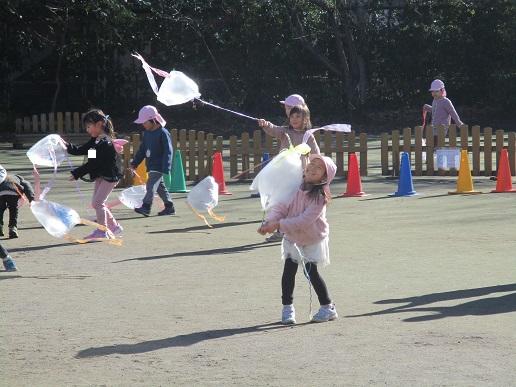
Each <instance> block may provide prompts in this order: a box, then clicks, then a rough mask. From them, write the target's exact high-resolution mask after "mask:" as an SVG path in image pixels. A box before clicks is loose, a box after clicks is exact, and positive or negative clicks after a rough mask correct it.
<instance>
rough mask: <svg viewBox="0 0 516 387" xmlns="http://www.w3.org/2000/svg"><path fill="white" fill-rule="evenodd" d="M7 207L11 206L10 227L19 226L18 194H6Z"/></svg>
mask: <svg viewBox="0 0 516 387" xmlns="http://www.w3.org/2000/svg"><path fill="white" fill-rule="evenodd" d="M6 200H7V208H9V228H11V227H18V196H14V195H8V196H6Z"/></svg>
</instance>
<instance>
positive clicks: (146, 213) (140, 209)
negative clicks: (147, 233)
mask: <svg viewBox="0 0 516 387" xmlns="http://www.w3.org/2000/svg"><path fill="white" fill-rule="evenodd" d="M134 212H137V213H138V214H140V215H143V216H149V215H150V206H149V205H148V204H142V206H141V207H137V208H135V209H134Z"/></svg>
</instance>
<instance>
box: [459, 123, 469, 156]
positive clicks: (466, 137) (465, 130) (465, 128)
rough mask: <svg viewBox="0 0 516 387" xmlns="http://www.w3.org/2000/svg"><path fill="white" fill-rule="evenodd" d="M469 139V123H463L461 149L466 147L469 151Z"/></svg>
mask: <svg viewBox="0 0 516 387" xmlns="http://www.w3.org/2000/svg"><path fill="white" fill-rule="evenodd" d="M468 140H469V129H468V125H461V127H460V147H461V149H465V150H467V151H469V149H468V148H469V147H468V145H469V144H468Z"/></svg>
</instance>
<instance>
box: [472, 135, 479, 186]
mask: <svg viewBox="0 0 516 387" xmlns="http://www.w3.org/2000/svg"><path fill="white" fill-rule="evenodd" d="M471 136H472V138H473V143H472V148H471V152H472V153H473V176H479V175H480V126H478V125H475V126H473V127H472V128H471Z"/></svg>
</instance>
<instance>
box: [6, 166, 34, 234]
mask: <svg viewBox="0 0 516 387" xmlns="http://www.w3.org/2000/svg"><path fill="white" fill-rule="evenodd" d="M24 195H25V196H26V197H27V199H28V200H29V202H32V201H33V200H34V190H33V189H32V186H31V185H30V183H29V182H28V181H27V180H25V179H24V178H23V177H22V176H20V175H9V174H7V171H6V170H5V168H4V167H2V166H1V165H0V236H4V212H5V210H6V209H9V224H8V227H9V238H11V239H12V238H18V200H19V199H21V198H22V197H23V196H24Z"/></svg>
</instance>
